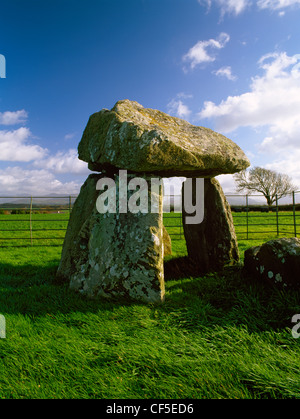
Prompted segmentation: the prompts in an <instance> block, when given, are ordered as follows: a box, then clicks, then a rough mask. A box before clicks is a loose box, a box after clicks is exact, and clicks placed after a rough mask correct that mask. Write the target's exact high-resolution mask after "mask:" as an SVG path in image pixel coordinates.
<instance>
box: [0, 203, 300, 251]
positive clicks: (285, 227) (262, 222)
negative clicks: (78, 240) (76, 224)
mask: <svg viewBox="0 0 300 419" xmlns="http://www.w3.org/2000/svg"><path fill="white" fill-rule="evenodd" d="M233 219H234V224H235V228H236V233H237V237H238V240H239V241H244V240H254V241H255V240H270V239H272V238H275V237H277V233H278V237H282V236H294V233H295V224H294V217H293V213H292V212H280V213H279V214H278V217H277V215H276V213H259V212H250V213H249V214H248V218H247V214H246V213H245V212H242V213H233ZM68 220H69V213H68V211H66V212H64V213H63V212H61V213H59V214H57V213H53V214H32V217H31V223H30V215H29V214H9V215H3V214H0V230H1V231H0V246H28V245H29V246H30V245H31V243H32V245H34V246H41V245H61V244H62V242H63V238H64V236H65V230H66V228H67V225H68ZM295 223H296V232H297V235H299V236H300V213H299V212H298V213H296V217H295ZM164 224H165V226H166V227H167V230H168V232H169V234H170V235H171V238H172V240H173V241H174V246H175V248H176V247H178V246H180V245H179V243H177V244H176V243H175V242H176V241H178V240H181V239H183V238H184V235H183V227H182V223H181V214H179V213H169V214H164ZM30 225H31V230H30ZM3 230H4V231H3ZM180 247H182V245H181V246H180Z"/></svg>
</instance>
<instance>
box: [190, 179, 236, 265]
mask: <svg viewBox="0 0 300 419" xmlns="http://www.w3.org/2000/svg"><path fill="white" fill-rule="evenodd" d="M195 181H196V179H193V201H194V202H196V197H195V193H196V182H195ZM182 191H183V193H182V199H183V201H184V188H183V190H182ZM203 192H204V193H203V197H202V198H203V199H204V217H203V221H202V222H201V223H200V224H196V225H194V224H188V223H187V222H186V219H187V217H190V216H191V214H188V213H187V212H186V211H185V206H184V203H183V205H182V207H183V211H182V221H183V228H184V236H185V240H186V246H187V251H188V257H189V258H190V260H191V261H192V262H193V265H194V266H197V267H198V269H199V272H201V273H206V272H210V271H218V270H220V269H222V268H223V267H224V266H226V265H233V264H235V263H237V262H238V261H239V251H238V243H237V238H236V234H235V228H234V224H233V219H232V214H231V208H230V205H229V203H228V202H227V199H226V197H225V195H224V193H223V190H222V188H221V185H220V183H219V182H218V181H217V180H216V179H204V191H203Z"/></svg>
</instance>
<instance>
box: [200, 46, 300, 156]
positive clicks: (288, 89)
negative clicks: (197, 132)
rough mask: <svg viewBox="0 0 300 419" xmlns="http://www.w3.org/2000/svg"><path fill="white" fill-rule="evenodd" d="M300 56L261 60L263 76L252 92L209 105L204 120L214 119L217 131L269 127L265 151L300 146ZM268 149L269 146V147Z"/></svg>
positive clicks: (281, 55) (280, 55)
mask: <svg viewBox="0 0 300 419" xmlns="http://www.w3.org/2000/svg"><path fill="white" fill-rule="evenodd" d="M299 60H300V55H294V56H288V55H287V54H286V53H285V52H282V53H272V54H267V55H265V56H263V57H262V58H261V59H260V60H259V63H258V64H259V67H260V68H261V69H262V70H263V71H264V73H263V75H262V76H257V77H254V78H253V79H252V83H251V85H250V90H249V91H248V92H246V93H243V94H241V95H240V96H229V97H228V98H227V99H226V100H223V101H222V102H221V103H220V104H219V105H216V104H215V103H213V102H205V103H204V107H203V109H202V111H201V112H200V114H199V116H200V118H214V119H215V122H216V129H218V130H220V131H223V132H230V131H233V130H235V129H236V128H238V127H242V126H250V127H260V126H267V127H268V128H269V133H268V137H267V138H266V139H265V141H264V142H263V144H262V148H267V149H268V150H269V149H270V147H271V146H272V148H273V149H274V148H275V147H276V148H279V149H282V148H285V147H286V146H287V145H289V146H295V145H297V146H299V132H300V118H299V115H300V63H299ZM265 146H266V147H265Z"/></svg>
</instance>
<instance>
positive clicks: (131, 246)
mask: <svg viewBox="0 0 300 419" xmlns="http://www.w3.org/2000/svg"><path fill="white" fill-rule="evenodd" d="M101 177H103V175H91V176H89V177H88V179H87V180H86V182H85V183H84V185H83V186H82V188H81V191H80V194H79V196H78V198H77V200H76V202H75V204H74V208H73V210H72V213H71V217H70V221H69V225H68V229H67V233H66V237H65V241H64V245H63V251H62V257H61V262H60V265H59V268H58V272H57V275H58V277H60V278H63V279H65V280H68V281H70V288H71V289H73V290H76V291H79V292H80V293H82V294H83V295H86V296H87V297H91V298H95V297H107V298H113V297H124V298H128V299H131V300H139V301H143V302H151V303H157V302H161V301H163V300H164V276H163V245H162V243H163V224H162V222H163V221H162V189H161V188H160V191H159V193H158V194H156V195H155V196H154V197H153V194H154V192H151V190H150V188H149V190H148V203H149V205H150V202H151V199H154V200H155V201H156V202H157V206H158V208H159V211H158V213H151V212H149V213H145V214H142V213H137V214H132V213H130V212H128V213H124V214H123V213H119V211H118V210H119V208H118V207H117V212H116V213H115V214H111V213H106V214H100V213H99V212H98V211H97V208H96V201H97V197H98V196H99V191H97V190H96V184H97V181H98V180H99V179H100V178H101ZM114 180H115V182H116V184H117V185H118V182H119V179H118V176H115V177H114ZM117 192H118V188H117ZM133 193H134V191H130V192H129V193H128V194H129V196H130V194H133ZM118 199H119V194H118V193H117V203H118Z"/></svg>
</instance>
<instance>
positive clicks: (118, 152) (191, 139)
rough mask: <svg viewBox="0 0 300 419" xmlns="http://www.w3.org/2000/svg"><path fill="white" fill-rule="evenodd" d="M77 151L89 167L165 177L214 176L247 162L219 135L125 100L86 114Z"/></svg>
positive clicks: (242, 155) (241, 153)
mask: <svg viewBox="0 0 300 419" xmlns="http://www.w3.org/2000/svg"><path fill="white" fill-rule="evenodd" d="M78 153H79V158H80V159H81V160H83V161H86V162H88V163H89V168H90V169H91V170H93V171H98V172H103V171H104V170H107V171H110V170H111V171H114V172H115V171H116V169H126V170H128V171H132V172H135V173H152V174H158V175H160V176H165V177H171V176H186V177H213V176H217V175H219V174H222V173H235V172H238V171H240V170H242V169H246V168H247V167H248V166H249V165H250V163H249V160H248V159H247V157H246V156H245V154H244V153H243V151H242V150H241V149H240V148H239V147H238V146H237V145H236V144H235V143H234V142H233V141H231V140H229V139H228V138H226V137H224V136H223V135H221V134H219V133H216V132H214V131H212V130H210V129H208V128H203V127H198V126H194V125H191V124H189V123H188V122H186V121H184V120H182V119H179V118H175V117H171V116H169V115H167V114H165V113H163V112H161V111H158V110H154V109H146V108H144V107H143V106H142V105H140V104H139V103H137V102H132V101H129V100H123V101H119V102H117V103H116V105H115V106H114V107H113V108H112V110H110V111H109V110H107V109H102V110H101V111H100V112H97V113H95V114H93V115H91V117H90V118H89V121H88V124H87V126H86V128H85V130H84V133H83V136H82V139H81V141H80V143H79V146H78Z"/></svg>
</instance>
